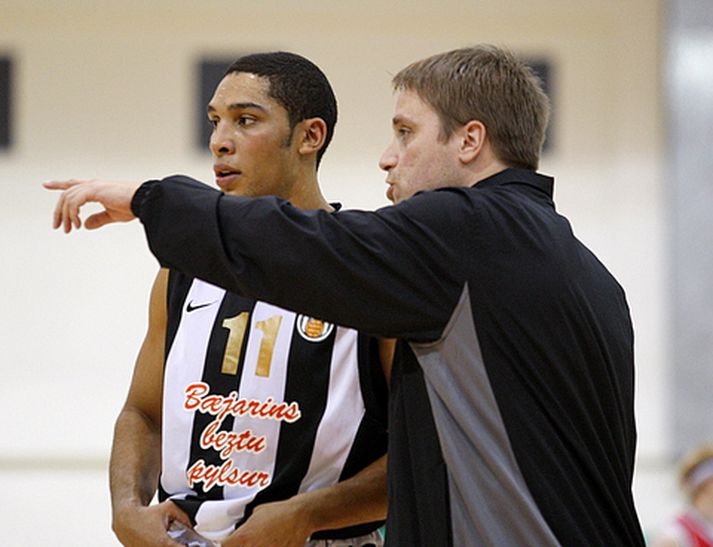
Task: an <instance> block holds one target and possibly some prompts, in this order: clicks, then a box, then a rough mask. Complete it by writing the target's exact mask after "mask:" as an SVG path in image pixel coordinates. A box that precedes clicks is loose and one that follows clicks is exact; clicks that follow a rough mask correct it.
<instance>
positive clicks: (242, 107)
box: [208, 102, 267, 114]
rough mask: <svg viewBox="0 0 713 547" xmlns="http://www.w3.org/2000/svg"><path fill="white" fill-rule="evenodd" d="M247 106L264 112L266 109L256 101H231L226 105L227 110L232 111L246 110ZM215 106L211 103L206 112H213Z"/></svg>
mask: <svg viewBox="0 0 713 547" xmlns="http://www.w3.org/2000/svg"><path fill="white" fill-rule="evenodd" d="M248 108H255V109H257V110H261V111H262V112H266V111H267V109H266V108H265V107H264V106H262V105H260V104H257V103H250V102H247V103H232V104H229V105H228V111H231V112H232V111H234V110H247V109H248ZM215 111H216V108H215V107H214V106H213V105H210V104H209V105H208V113H209V114H210V113H211V112H215Z"/></svg>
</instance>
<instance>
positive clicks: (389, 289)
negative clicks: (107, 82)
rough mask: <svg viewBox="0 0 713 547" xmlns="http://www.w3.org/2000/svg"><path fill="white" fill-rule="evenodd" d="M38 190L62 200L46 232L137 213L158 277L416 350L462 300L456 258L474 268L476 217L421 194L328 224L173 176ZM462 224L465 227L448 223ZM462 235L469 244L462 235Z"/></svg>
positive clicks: (450, 193)
mask: <svg viewBox="0 0 713 547" xmlns="http://www.w3.org/2000/svg"><path fill="white" fill-rule="evenodd" d="M46 187H47V188H51V189H64V192H63V193H62V196H61V197H60V200H59V203H58V205H57V209H56V212H55V220H54V225H55V227H59V226H64V228H65V230H66V231H70V230H71V229H72V228H73V227H74V228H77V227H79V226H81V221H80V220H79V210H80V208H81V207H82V206H83V205H84V204H85V203H89V202H99V203H101V204H102V205H103V206H104V207H105V210H104V211H103V212H101V213H98V214H96V215H92V216H90V217H89V218H88V219H87V221H86V223H85V226H86V227H87V228H96V227H98V226H102V225H104V224H106V223H108V222H116V221H121V220H130V219H131V218H134V213H135V214H136V215H138V216H140V218H141V220H142V222H143V223H144V228H145V231H146V235H147V238H148V242H149V247H150V248H151V251H152V252H153V254H154V255H155V256H156V257H157V258H158V259H159V261H160V262H161V264H162V266H164V267H168V268H172V269H176V270H178V271H181V272H183V273H185V274H187V275H190V276H192V277H199V278H201V279H205V280H206V281H208V282H210V283H213V284H214V285H218V286H221V287H224V288H226V289H228V290H230V291H232V292H237V293H239V294H243V295H245V296H248V297H251V298H256V299H259V300H263V301H266V302H270V303H272V304H276V305H279V306H281V307H283V308H287V309H296V310H301V311H302V312H305V313H309V314H310V315H314V316H315V317H322V318H323V319H325V320H328V321H331V322H334V323H337V324H341V325H345V326H348V327H353V328H357V329H359V330H362V331H364V332H367V333H370V334H378V335H384V336H391V337H399V338H404V339H406V340H410V341H416V342H430V341H434V340H437V339H438V338H439V337H440V336H441V334H442V332H443V328H444V327H445V325H446V323H447V322H448V320H449V318H450V316H451V313H452V311H453V309H454V307H455V305H456V303H457V302H458V300H459V298H460V296H461V294H462V292H463V289H464V284H465V276H464V274H463V272H462V271H460V270H459V268H460V265H461V264H464V263H466V262H465V261H464V260H463V257H464V256H466V257H467V258H468V260H472V259H473V257H471V256H470V255H471V254H472V250H469V249H470V247H468V246H467V245H466V244H465V242H467V241H469V238H473V237H477V223H474V222H473V221H472V219H478V218H479V215H478V211H475V210H473V209H472V208H473V204H472V203H470V202H469V201H468V200H466V199H463V196H462V195H458V190H446V191H444V190H442V191H438V192H429V193H428V194H424V195H421V196H415V197H413V198H411V199H409V200H407V201H405V202H402V203H400V204H399V205H396V206H393V207H385V208H383V209H381V210H379V211H376V212H365V211H344V212H340V213H336V214H329V213H326V212H324V211H302V210H299V209H296V208H294V207H292V206H291V205H290V204H289V203H287V202H285V201H282V200H279V199H277V198H265V197H264V198H254V199H251V198H240V197H236V196H226V195H224V194H222V193H221V192H218V191H217V190H215V189H212V188H209V187H208V186H206V185H204V184H201V183H198V182H197V181H194V180H192V179H190V178H188V177H180V176H174V177H169V178H167V179H165V180H163V181H160V182H159V181H150V182H148V183H144V184H143V185H141V186H140V187H138V188H137V185H136V184H121V183H112V182H101V181H85V182H77V181H70V182H64V183H60V182H56V183H48V184H47V185H46ZM132 207H133V212H132V210H131V208H132ZM464 215H467V217H468V218H469V219H471V221H470V222H469V223H468V224H463V223H462V222H461V223H460V224H459V223H458V222H457V221H456V222H454V221H453V219H454V218H456V217H460V218H463V216H464ZM474 224H476V225H474ZM455 225H459V226H461V228H459V232H458V233H456V231H455V230H454V228H453V226H455ZM464 225H467V226H471V231H472V232H473V233H463V226H464ZM345 288H346V289H348V290H345ZM336 302H339V305H338V306H337V305H335V303H336Z"/></svg>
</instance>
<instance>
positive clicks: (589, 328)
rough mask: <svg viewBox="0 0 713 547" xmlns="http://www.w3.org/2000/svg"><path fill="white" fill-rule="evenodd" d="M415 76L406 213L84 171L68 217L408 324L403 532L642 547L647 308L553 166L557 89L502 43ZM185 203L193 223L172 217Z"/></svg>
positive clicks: (407, 121)
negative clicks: (604, 252)
mask: <svg viewBox="0 0 713 547" xmlns="http://www.w3.org/2000/svg"><path fill="white" fill-rule="evenodd" d="M394 82H395V87H396V91H397V93H398V95H397V100H396V110H395V114H394V117H393V120H392V123H393V129H394V140H393V142H392V143H391V144H390V145H389V147H388V148H387V150H386V151H385V152H384V155H383V156H382V158H381V162H380V165H381V167H382V168H383V169H384V170H386V171H387V173H388V174H387V183H388V184H389V189H388V190H387V195H388V196H389V198H390V199H392V201H394V202H396V205H394V206H393V207H387V208H383V209H380V210H378V211H376V212H355V211H344V212H339V213H337V214H334V215H328V214H324V213H302V212H300V211H297V210H295V209H294V208H292V207H290V206H289V205H288V204H286V203H284V202H280V201H278V200H275V199H256V200H246V199H240V198H231V197H224V196H220V195H218V194H216V193H215V192H211V191H210V190H207V189H204V188H203V187H202V186H200V185H199V184H197V183H196V182H195V181H191V180H190V179H187V178H185V177H170V178H168V179H165V180H164V181H161V182H159V181H151V182H147V183H144V184H143V185H140V186H139V185H137V184H132V185H121V184H118V183H111V182H81V183H76V184H75V183H71V182H69V183H52V184H50V185H48V187H50V188H56V189H65V190H66V191H65V193H64V194H63V196H62V197H61V198H60V200H59V201H58V206H57V209H56V213H55V221H54V225H55V227H59V226H62V225H64V227H65V230H71V228H72V227H79V225H80V222H79V217H78V211H79V207H80V206H81V205H82V204H83V203H85V202H89V201H98V202H100V203H101V204H103V205H104V207H105V211H104V212H103V213H101V215H102V216H93V217H90V218H89V219H87V226H88V227H90V228H93V227H98V226H100V225H102V224H103V223H105V222H109V221H114V220H129V219H131V218H133V217H134V216H138V217H139V218H140V219H141V221H142V222H143V223H144V227H145V230H146V234H147V237H148V241H149V246H150V247H151V250H152V252H153V253H154V254H155V255H156V257H157V258H158V259H159V261H160V262H161V263H162V264H165V265H168V266H171V267H173V268H176V269H179V270H182V271H187V272H190V273H191V274H193V275H201V276H205V277H206V278H207V279H210V280H211V281H212V282H213V283H216V284H218V285H221V286H225V287H229V288H230V289H232V290H236V291H240V292H242V293H244V294H247V295H251V296H253V297H257V298H265V299H271V300H273V301H275V302H277V303H279V304H281V305H284V306H286V307H295V308H301V309H305V310H308V311H309V313H311V314H314V315H316V316H319V317H325V318H327V319H328V320H332V321H335V322H339V323H342V324H345V325H351V326H353V327H357V328H361V329H364V330H366V331H367V332H373V333H378V334H381V335H387V336H394V337H398V338H399V339H400V344H399V349H398V353H399V354H400V356H399V358H397V359H396V361H395V363H394V371H393V378H392V383H391V388H392V391H391V403H390V415H389V454H390V456H389V458H390V463H389V501H390V506H389V518H388V521H387V542H388V543H389V544H391V545H394V546H398V547H401V546H409V547H411V546H422V547H433V546H438V547H441V546H449V545H452V546H455V547H462V546H471V545H472V546H482V545H497V546H500V545H508V546H510V545H513V546H514V545H517V546H520V545H537V546H538V547H540V546H549V545H568V546H578V547H579V546H584V545H592V546H602V545H607V546H609V545H621V546H633V545H642V546H643V545H644V540H643V536H642V533H641V528H640V525H639V522H638V517H637V515H636V511H635V508H634V503H633V499H632V494H631V480H632V474H633V467H634V453H635V447H636V427H635V421H634V362H633V331H632V325H631V319H630V316H629V309H628V305H627V302H626V298H625V295H624V291H623V289H622V288H621V286H620V285H619V284H618V283H617V281H616V280H615V279H614V278H613V277H612V275H611V274H610V273H609V272H608V271H607V270H606V268H605V267H604V266H603V265H602V264H601V263H600V262H599V260H597V258H596V257H595V256H594V255H593V254H592V253H591V252H590V251H589V250H588V249H587V248H586V247H585V246H584V245H583V244H582V243H581V242H580V241H578V240H577V238H575V236H574V235H573V233H572V229H571V227H570V224H569V222H568V221H567V220H566V219H565V218H564V217H562V216H561V215H559V214H558V213H557V211H556V210H555V206H554V203H553V201H552V192H553V179H552V178H550V177H547V176H544V175H541V174H538V173H537V172H536V171H535V169H537V167H538V165H537V163H538V158H539V154H540V149H541V146H542V142H543V140H544V133H545V128H546V125H547V111H548V106H547V101H546V99H545V97H544V94H543V93H542V89H541V85H540V83H539V82H538V80H537V79H536V78H535V76H534V75H533V73H532V71H531V70H530V69H528V68H527V67H526V66H525V65H524V64H523V63H522V62H520V61H519V60H518V59H516V58H515V57H514V56H513V55H512V54H510V53H509V52H507V51H505V50H502V49H500V48H496V47H493V46H477V47H473V48H465V49H460V50H454V51H450V52H447V53H443V54H440V55H435V56H433V57H430V58H428V59H425V60H423V61H419V62H417V63H414V64H413V65H411V66H409V67H407V68H406V69H404V70H403V71H402V72H400V73H399V74H397V76H396V77H395V79H394ZM130 206H131V207H130ZM184 210H185V211H190V216H191V218H192V222H191V223H190V227H189V226H185V225H180V224H177V223H176V222H175V221H174V220H173V219H175V217H176V215H177V214H178V211H184ZM268 232H269V233H268ZM257 238H259V239H257ZM187 248H188V249H190V252H188V251H187ZM275 249H288V250H289V253H288V254H287V255H285V254H284V253H279V254H276V253H275V252H274V250H275ZM265 271H269V272H270V275H269V276H268V277H267V278H265V277H264V276H263V275H261V274H262V272H265ZM325 274H326V275H325ZM336 279H339V280H340V282H339V283H338V284H335V283H334V280H336ZM288 280H292V281H293V283H294V284H295V285H296V289H297V290H292V291H284V290H281V287H284V286H285V284H286V283H287V282H288Z"/></svg>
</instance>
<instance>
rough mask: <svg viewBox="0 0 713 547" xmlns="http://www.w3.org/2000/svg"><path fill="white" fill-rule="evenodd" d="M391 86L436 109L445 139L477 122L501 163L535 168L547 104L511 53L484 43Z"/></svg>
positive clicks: (420, 67) (412, 71) (428, 63)
mask: <svg viewBox="0 0 713 547" xmlns="http://www.w3.org/2000/svg"><path fill="white" fill-rule="evenodd" d="M393 86H394V89H395V90H396V91H401V90H411V91H415V92H416V93H417V94H418V95H419V97H421V99H423V100H424V101H426V102H427V103H429V104H430V105H431V106H432V107H433V108H434V109H435V110H436V112H437V113H438V116H439V118H440V121H441V136H442V138H443V140H446V139H448V137H450V136H451V135H452V134H453V131H455V130H456V129H457V128H458V127H460V126H463V125H465V124H466V123H468V122H469V121H471V120H478V121H480V122H482V123H483V125H485V127H486V130H487V132H488V135H489V137H490V142H491V145H492V147H493V150H494V152H495V154H496V156H497V157H498V159H500V160H501V161H502V162H504V163H505V164H507V165H509V166H511V167H522V168H525V169H531V170H536V169H537V166H538V164H539V158H540V152H541V151H542V144H543V142H544V140H545V129H546V128H547V123H548V120H549V113H550V106H549V100H548V99H547V96H546V95H545V92H544V91H543V89H542V82H541V81H540V79H539V78H538V77H537V76H536V75H535V73H534V72H533V71H532V69H531V68H530V67H528V66H527V65H525V64H524V63H523V62H522V61H520V60H518V59H517V58H516V57H515V56H514V55H513V54H512V53H511V52H509V51H507V50H505V49H502V48H498V47H496V46H492V45H487V44H484V45H478V46H474V47H470V48H463V49H456V50H453V51H448V52H446V53H441V54H438V55H434V56H432V57H428V58H426V59H423V60H421V61H417V62H415V63H412V64H410V65H409V66H407V67H406V68H404V69H403V70H401V71H400V72H399V73H398V74H396V76H395V77H394V79H393Z"/></svg>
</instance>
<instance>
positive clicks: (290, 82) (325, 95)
mask: <svg viewBox="0 0 713 547" xmlns="http://www.w3.org/2000/svg"><path fill="white" fill-rule="evenodd" d="M236 72H246V73H249V74H255V75H256V76H262V77H264V78H267V80H268V81H269V82H270V89H269V91H268V93H269V96H270V97H272V98H273V99H275V100H276V101H277V102H278V103H280V105H282V106H283V107H284V108H285V110H287V116H288V119H289V123H290V132H291V131H292V130H293V129H294V128H295V126H296V125H297V124H298V123H299V122H301V121H302V120H306V119H308V118H322V119H323V120H324V122H325V124H326V125H327V135H326V136H325V139H324V146H322V148H321V149H320V150H319V151H318V152H317V165H318V166H319V162H320V161H321V159H322V156H323V155H324V152H325V151H326V150H327V146H329V143H330V141H331V140H332V135H333V134H334V126H335V125H336V123H337V99H336V97H335V96H334V91H332V86H331V85H330V84H329V80H327V77H326V76H325V75H324V72H322V71H321V70H320V69H319V67H318V66H317V65H315V64H314V63H313V62H312V61H310V60H309V59H305V58H304V57H302V56H301V55H297V54H295V53H289V52H286V51H274V52H269V53H253V54H250V55H245V56H243V57H240V58H239V59H238V60H237V61H235V62H234V63H233V64H232V65H230V67H228V70H227V71H226V72H225V76H227V75H228V74H232V73H236Z"/></svg>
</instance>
